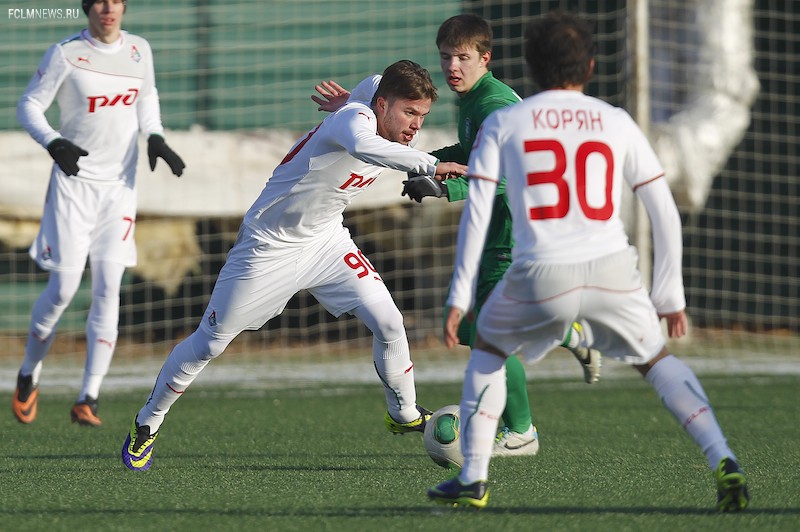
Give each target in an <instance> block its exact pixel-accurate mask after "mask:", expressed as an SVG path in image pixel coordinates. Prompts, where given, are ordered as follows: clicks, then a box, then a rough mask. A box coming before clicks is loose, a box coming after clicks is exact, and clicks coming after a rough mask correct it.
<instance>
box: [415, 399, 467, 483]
mask: <svg viewBox="0 0 800 532" xmlns="http://www.w3.org/2000/svg"><path fill="white" fill-rule="evenodd" d="M423 441H424V442H425V450H426V451H427V452H428V456H430V457H431V460H433V461H434V462H435V463H436V465H438V466H440V467H444V468H445V469H460V468H461V467H462V466H463V465H464V455H462V454H461V416H460V415H459V407H458V405H447V406H444V407H442V408H440V409H439V410H437V411H436V412H434V413H433V415H431V418H430V419H429V420H428V422H427V423H426V424H425V435H424V437H423Z"/></svg>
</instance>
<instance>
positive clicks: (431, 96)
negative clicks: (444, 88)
mask: <svg viewBox="0 0 800 532" xmlns="http://www.w3.org/2000/svg"><path fill="white" fill-rule="evenodd" d="M378 97H382V98H386V99H388V98H390V97H394V98H403V99H406V100H426V99H428V100H430V101H431V102H435V101H436V99H437V98H438V97H439V95H438V94H437V92H436V86H435V85H434V84H433V81H432V80H431V74H430V72H428V71H427V70H425V69H424V68H422V67H421V66H420V65H419V64H417V63H415V62H414V61H409V60H408V59H403V60H400V61H398V62H396V63H392V64H391V65H389V66H388V67H387V68H386V70H384V71H383V77H381V81H380V83H379V84H378V88H377V89H376V90H375V95H374V96H373V97H372V105H375V102H376V101H377V100H378Z"/></svg>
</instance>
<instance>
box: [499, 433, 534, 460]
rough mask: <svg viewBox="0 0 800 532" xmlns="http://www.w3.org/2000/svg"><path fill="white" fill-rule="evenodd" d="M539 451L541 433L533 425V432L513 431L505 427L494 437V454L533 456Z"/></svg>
mask: <svg viewBox="0 0 800 532" xmlns="http://www.w3.org/2000/svg"><path fill="white" fill-rule="evenodd" d="M538 452H539V433H538V432H537V431H536V427H533V434H530V435H528V434H523V433H521V432H512V431H511V430H509V429H508V427H503V428H502V429H500V432H498V433H497V437H496V438H495V439H494V450H493V451H492V456H533V455H535V454H536V453H538Z"/></svg>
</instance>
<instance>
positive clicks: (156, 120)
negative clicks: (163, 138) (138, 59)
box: [136, 44, 164, 137]
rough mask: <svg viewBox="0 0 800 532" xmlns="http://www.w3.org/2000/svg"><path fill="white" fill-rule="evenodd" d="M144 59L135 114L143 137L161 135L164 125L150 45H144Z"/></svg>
mask: <svg viewBox="0 0 800 532" xmlns="http://www.w3.org/2000/svg"><path fill="white" fill-rule="evenodd" d="M144 48H145V50H146V51H145V52H144V53H145V59H146V60H147V65H148V68H147V73H146V74H145V77H144V79H143V80H142V88H141V90H140V93H139V100H138V102H137V106H136V115H137V117H138V118H139V131H141V132H142V134H143V135H144V136H145V137H149V136H150V135H152V134H156V135H163V134H164V126H163V125H162V123H161V104H160V103H159V99H158V90H157V89H156V75H155V68H154V66H153V51H152V50H151V49H150V45H149V44H148V45H146V46H145V47H144Z"/></svg>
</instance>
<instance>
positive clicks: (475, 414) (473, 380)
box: [459, 349, 506, 484]
mask: <svg viewBox="0 0 800 532" xmlns="http://www.w3.org/2000/svg"><path fill="white" fill-rule="evenodd" d="M505 404H506V367H505V358H503V357H500V356H498V355H494V354H492V353H488V352H486V351H483V350H481V349H473V350H472V354H471V355H470V359H469V364H468V365H467V370H466V373H465V377H464V386H463V388H462V391H461V405H460V406H461V451H462V453H463V454H464V467H463V468H462V470H461V473H460V475H459V478H460V479H461V481H462V482H463V483H465V484H470V483H472V482H476V481H479V480H486V479H487V478H488V476H489V460H490V458H491V456H492V449H493V448H494V438H495V435H496V434H497V424H498V422H499V421H500V415H501V414H502V412H503V408H505Z"/></svg>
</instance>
